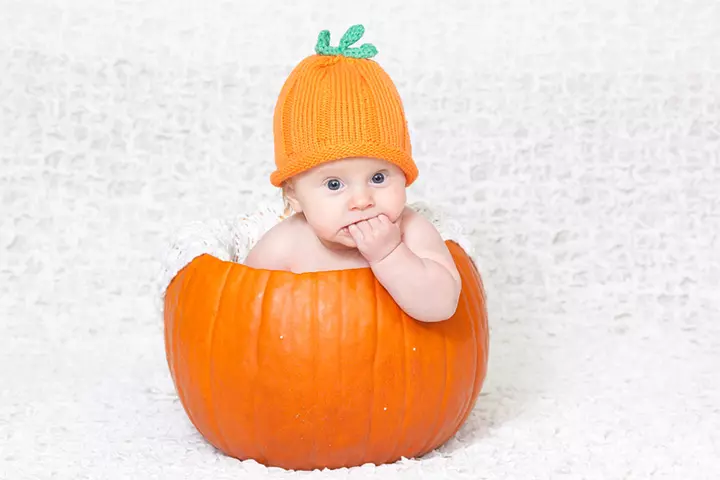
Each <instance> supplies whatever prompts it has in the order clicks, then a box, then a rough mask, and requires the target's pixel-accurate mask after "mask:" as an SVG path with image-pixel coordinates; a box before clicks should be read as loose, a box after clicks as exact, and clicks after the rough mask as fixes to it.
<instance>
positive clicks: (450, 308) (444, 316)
mask: <svg viewBox="0 0 720 480" xmlns="http://www.w3.org/2000/svg"><path fill="white" fill-rule="evenodd" d="M453 287H455V288H453V289H452V293H451V294H449V295H448V294H446V295H444V296H443V297H444V298H442V299H439V300H437V303H436V307H435V308H431V309H427V310H425V311H423V312H421V314H420V315H418V316H416V317H415V318H416V319H417V320H420V321H422V322H428V323H435V322H444V321H446V320H450V319H451V318H452V317H453V316H454V315H455V312H457V309H458V305H459V302H460V288H459V286H458V285H456V284H455V283H453Z"/></svg>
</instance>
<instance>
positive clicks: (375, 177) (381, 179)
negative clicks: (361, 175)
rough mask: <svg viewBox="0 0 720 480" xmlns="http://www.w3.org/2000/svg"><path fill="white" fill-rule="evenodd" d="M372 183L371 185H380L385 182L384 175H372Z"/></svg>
mask: <svg viewBox="0 0 720 480" xmlns="http://www.w3.org/2000/svg"><path fill="white" fill-rule="evenodd" d="M372 181H373V183H382V182H384V181H385V175H384V174H382V173H376V174H375V175H373V177H372Z"/></svg>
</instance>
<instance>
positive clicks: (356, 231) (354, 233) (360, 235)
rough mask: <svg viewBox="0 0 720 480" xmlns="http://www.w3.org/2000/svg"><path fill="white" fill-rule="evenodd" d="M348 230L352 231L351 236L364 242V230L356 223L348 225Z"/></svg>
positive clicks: (357, 240)
mask: <svg viewBox="0 0 720 480" xmlns="http://www.w3.org/2000/svg"><path fill="white" fill-rule="evenodd" d="M347 229H348V232H349V233H350V236H351V237H352V238H353V240H355V241H356V242H362V241H363V239H364V238H365V236H364V235H363V232H362V231H361V230H360V228H359V227H358V226H357V225H356V224H354V223H353V224H351V225H348V227H347Z"/></svg>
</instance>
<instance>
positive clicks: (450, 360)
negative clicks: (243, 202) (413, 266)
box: [164, 241, 489, 470]
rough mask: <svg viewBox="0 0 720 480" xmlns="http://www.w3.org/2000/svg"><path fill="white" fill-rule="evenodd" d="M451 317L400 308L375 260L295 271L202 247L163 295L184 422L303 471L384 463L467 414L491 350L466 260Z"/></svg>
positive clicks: (442, 434)
mask: <svg viewBox="0 0 720 480" xmlns="http://www.w3.org/2000/svg"><path fill="white" fill-rule="evenodd" d="M446 244H447V246H448V248H449V249H450V252H451V254H452V256H453V258H454V260H455V263H456V265H457V266H458V270H459V271H460V275H461V277H462V292H461V295H460V302H459V305H458V309H457V311H456V313H455V315H454V316H453V317H452V318H451V319H449V320H446V321H444V322H438V323H425V322H420V321H417V320H415V319H413V318H411V317H408V316H407V315H406V314H405V313H404V312H403V311H402V310H401V309H400V308H399V307H398V306H397V304H396V303H395V302H394V301H393V299H392V297H390V295H389V294H388V293H387V291H386V290H385V289H384V288H383V287H382V285H380V283H379V282H378V281H377V279H376V278H375V277H374V275H373V273H372V271H371V270H370V269H369V268H363V269H357V270H340V271H332V272H311V273H303V274H295V273H291V272H284V271H270V270H261V269H253V268H250V267H247V266H245V265H242V264H239V263H233V262H226V261H223V260H220V259H218V258H216V257H213V256H210V255H207V254H205V255H202V256H199V257H196V258H195V259H194V260H193V261H192V262H190V263H189V264H188V265H186V266H185V268H184V269H183V270H181V271H180V272H179V273H178V275H176V276H175V278H174V279H173V281H172V282H171V283H170V285H169V287H168V289H167V291H166V295H165V309H164V322H165V347H166V354H167V360H168V366H169V369H170V373H171V375H172V378H173V381H174V383H175V387H176V389H177V392H178V395H179V397H180V400H181V402H182V405H183V407H184V409H185V411H186V413H187V415H188V417H189V418H190V421H191V422H192V423H193V425H194V426H195V427H196V428H197V429H198V431H199V432H200V433H201V434H202V435H203V436H204V437H205V438H206V439H207V441H208V442H210V443H211V444H212V445H214V446H215V447H216V448H218V449H219V450H221V451H222V452H224V453H225V454H227V455H230V456H232V457H235V458H238V459H241V460H245V459H254V460H256V461H257V462H259V463H262V464H264V465H267V466H276V467H282V468H286V469H295V470H311V469H316V468H317V469H323V468H338V467H352V466H357V465H362V464H365V463H375V464H378V465H379V464H382V463H391V462H394V461H396V460H399V459H400V457H401V456H404V457H407V458H412V457H418V456H422V455H424V454H425V453H428V452H430V451H432V450H433V449H435V448H437V447H439V446H440V445H442V444H443V443H445V442H446V441H447V440H449V439H450V438H451V437H452V436H453V435H454V434H455V433H456V432H457V431H458V430H459V428H460V427H461V425H462V424H463V423H464V422H465V420H466V419H467V417H468V415H469V414H470V412H471V410H472V408H473V406H474V405H475V401H476V400H477V397H478V395H479V393H480V390H481V387H482V384H483V382H484V379H485V375H486V371H487V361H488V347H489V336H488V323H487V312H486V306H485V293H484V289H483V285H482V280H481V278H480V274H479V273H478V271H477V269H476V268H475V265H474V263H473V261H472V259H471V258H470V257H469V256H468V255H467V254H466V253H465V251H464V250H463V249H462V248H461V247H460V246H459V245H458V244H457V243H455V242H452V241H447V242H446Z"/></svg>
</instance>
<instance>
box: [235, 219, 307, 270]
mask: <svg viewBox="0 0 720 480" xmlns="http://www.w3.org/2000/svg"><path fill="white" fill-rule="evenodd" d="M302 229H303V225H302V222H300V221H299V219H297V218H296V217H295V216H291V217H288V218H286V219H284V220H282V221H280V222H278V223H277V224H275V225H273V226H272V227H271V228H270V229H268V230H267V231H266V232H265V233H264V234H263V235H262V237H260V239H259V240H258V241H257V243H256V244H255V245H254V246H253V248H252V249H251V250H250V253H248V256H247V258H246V259H245V261H244V262H243V263H244V264H245V265H248V266H250V267H254V268H264V269H270V270H287V269H289V263H290V259H291V258H292V254H293V251H294V249H293V245H294V242H295V241H296V240H297V238H298V237H299V236H300V234H301V232H302Z"/></svg>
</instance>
